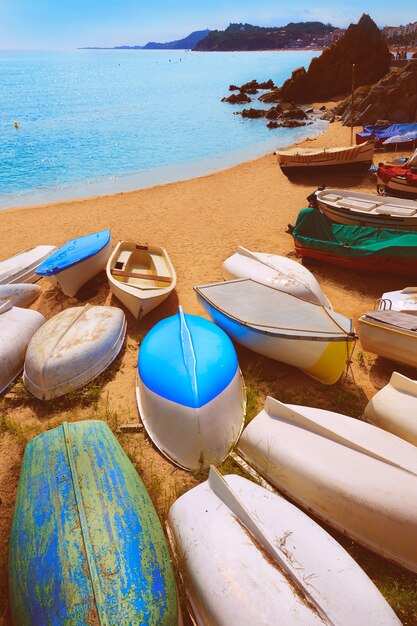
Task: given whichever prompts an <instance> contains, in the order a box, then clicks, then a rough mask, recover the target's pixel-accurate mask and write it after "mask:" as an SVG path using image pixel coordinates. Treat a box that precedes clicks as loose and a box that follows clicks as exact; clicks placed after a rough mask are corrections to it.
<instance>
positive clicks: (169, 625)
mask: <svg viewBox="0 0 417 626" xmlns="http://www.w3.org/2000/svg"><path fill="white" fill-rule="evenodd" d="M9 553H10V560H9V585H10V603H11V609H12V616H13V623H14V625H15V626H46V625H47V624H48V625H50V626H51V625H52V626H63V625H64V624H65V625H67V626H86V625H90V624H97V625H99V624H100V625H103V626H104V625H106V626H110V625H112V624H115V625H116V624H117V625H118V626H131V625H133V624H147V625H151V624H152V625H154V626H156V625H160V626H175V625H177V623H178V606H177V595H176V586H175V581H174V575H173V571H172V567H171V563H170V558H169V552H168V547H167V544H166V541H165V537H164V533H163V530H162V527H161V524H160V522H159V519H158V516H157V514H156V511H155V509H154V507H153V505H152V502H151V500H150V498H149V496H148V493H147V491H146V489H145V487H144V485H143V483H142V481H141V480H140V478H139V476H138V474H137V473H136V471H135V469H134V467H133V465H132V463H131V462H130V461H129V459H128V458H127V456H126V454H125V453H124V451H123V449H122V448H121V446H120V445H119V443H118V442H117V440H116V438H115V437H114V435H113V433H112V432H111V430H110V428H109V427H108V425H107V424H106V423H104V422H101V421H82V422H77V423H73V424H67V423H65V424H63V425H62V426H60V427H58V428H55V429H53V430H50V431H48V432H45V433H43V434H42V435H40V436H39V437H36V439H33V440H32V441H31V442H30V443H29V444H28V445H27V446H26V449H25V454H24V458H23V464H22V470H21V474H20V480H19V488H18V492H17V499H16V506H15V512H14V517H13V525H12V531H11V537H10V547H9Z"/></svg>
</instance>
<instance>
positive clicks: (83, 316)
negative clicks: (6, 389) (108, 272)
mask: <svg viewBox="0 0 417 626" xmlns="http://www.w3.org/2000/svg"><path fill="white" fill-rule="evenodd" d="M125 334H126V317H125V314H124V313H123V311H122V310H121V309H119V308H116V307H111V306H91V305H90V304H86V305H85V306H82V307H71V308H68V309H64V311H62V312H61V313H58V315H55V316H54V317H52V318H51V319H50V320H48V321H47V322H46V324H45V325H44V327H43V328H41V329H39V331H38V332H37V333H36V334H35V335H34V336H33V338H32V340H31V342H30V344H29V346H28V349H27V352H26V358H25V369H24V373H23V382H24V384H25V386H26V387H27V389H29V391H30V392H31V393H33V395H34V396H36V397H37V398H39V399H40V400H52V399H53V398H58V397H59V396H63V395H65V394H66V393H69V392H70V391H73V390H74V389H78V388H79V387H82V386H83V385H85V384H87V383H88V382H90V381H91V380H93V379H94V378H96V376H98V375H99V374H101V372H103V371H104V370H105V369H106V368H107V367H108V366H109V365H110V363H112V361H113V360H114V359H115V358H116V356H117V355H118V354H119V352H120V350H121V349H122V346H123V341H124V338H125Z"/></svg>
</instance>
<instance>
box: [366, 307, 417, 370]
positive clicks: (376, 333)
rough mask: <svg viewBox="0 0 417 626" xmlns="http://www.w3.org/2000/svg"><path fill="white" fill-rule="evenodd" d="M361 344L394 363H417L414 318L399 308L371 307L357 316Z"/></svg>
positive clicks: (416, 364) (416, 338)
mask: <svg viewBox="0 0 417 626" xmlns="http://www.w3.org/2000/svg"><path fill="white" fill-rule="evenodd" d="M358 332H359V338H360V342H361V346H362V348H363V349H364V350H366V351H367V352H373V353H374V354H377V355H378V356H382V357H385V358H386V359H390V360H391V361H395V362H396V363H402V364H404V365H409V366H410V367H417V318H416V317H415V315H408V314H407V313H400V312H398V311H389V310H388V311H370V312H369V313H365V315H362V317H360V318H359V320H358Z"/></svg>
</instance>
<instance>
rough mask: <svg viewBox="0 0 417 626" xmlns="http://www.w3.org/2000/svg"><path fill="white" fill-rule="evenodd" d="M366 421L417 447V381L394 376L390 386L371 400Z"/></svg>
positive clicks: (365, 417)
mask: <svg viewBox="0 0 417 626" xmlns="http://www.w3.org/2000/svg"><path fill="white" fill-rule="evenodd" d="M364 419H365V420H366V421H367V422H369V423H370V424H374V426H378V427H379V428H383V429H384V430H387V431H388V432H390V433H392V434H393V435H397V437H401V438H402V439H405V440H406V441H408V442H409V443H412V444H413V445H414V446H417V381H415V380H411V379H410V378H407V377H406V376H403V375H402V374H399V373H398V372H393V374H392V376H391V380H390V381H389V383H388V385H385V387H383V388H382V389H381V390H380V391H378V393H377V394H375V395H374V397H373V398H371V400H369V402H368V404H367V406H366V408H365V412H364Z"/></svg>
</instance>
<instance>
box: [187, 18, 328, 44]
mask: <svg viewBox="0 0 417 626" xmlns="http://www.w3.org/2000/svg"><path fill="white" fill-rule="evenodd" d="M339 30H340V29H338V28H336V27H335V26H332V25H331V24H323V23H322V22H297V23H295V22H290V24H287V26H281V27H262V26H252V25H251V24H230V25H229V26H228V27H227V28H226V30H212V31H210V32H209V33H208V35H207V36H206V37H205V38H204V39H202V40H201V41H199V42H198V43H197V44H196V46H195V48H194V49H195V50H207V51H210V50H221V51H226V50H229V51H232V50H277V49H278V50H279V49H282V48H307V47H318V48H319V47H323V46H324V45H325V39H326V37H328V36H329V35H330V34H331V33H335V32H337V31H339Z"/></svg>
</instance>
